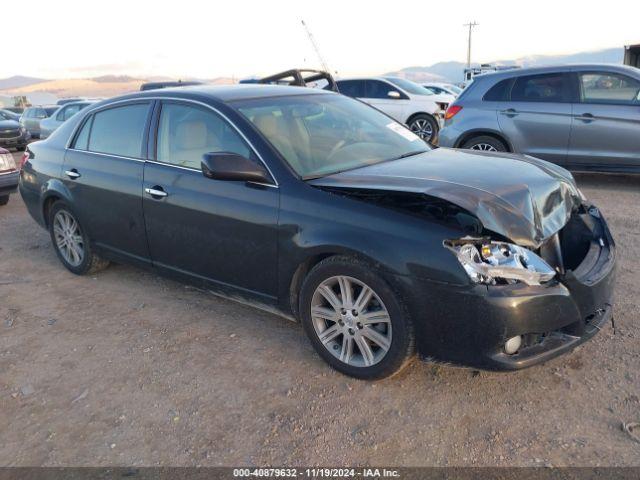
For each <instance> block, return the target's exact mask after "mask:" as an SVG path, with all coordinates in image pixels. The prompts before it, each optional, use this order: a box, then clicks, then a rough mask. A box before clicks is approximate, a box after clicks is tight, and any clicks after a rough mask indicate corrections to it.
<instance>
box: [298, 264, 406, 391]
mask: <svg viewBox="0 0 640 480" xmlns="http://www.w3.org/2000/svg"><path fill="white" fill-rule="evenodd" d="M345 287H347V288H348V291H349V292H350V295H351V299H349V298H348V296H349V295H348V294H347V295H342V294H341V293H340V292H342V291H346V290H343V288H345ZM366 288H368V289H369V290H371V291H372V293H371V295H368V292H369V290H365V289H366ZM330 292H333V296H332V295H331V293H330ZM363 293H367V295H362V294H363ZM345 296H346V297H347V298H345V300H346V301H345V302H344V303H345V304H346V305H345V304H343V303H342V298H343V297H345ZM363 297H365V298H367V300H366V301H363ZM329 298H332V301H333V303H334V305H335V306H334V307H333V308H332V307H331V305H332V303H331V302H330V301H329ZM358 300H360V302H358ZM358 303H360V304H361V306H362V308H360V307H359V305H358ZM344 306H346V307H353V308H350V309H349V310H347V309H345V308H340V307H344ZM336 307H338V308H336ZM312 310H313V314H312ZM299 311H300V317H301V321H302V325H303V327H304V330H305V333H306V334H307V336H308V337H309V340H310V341H311V344H312V345H313V347H314V348H315V349H316V351H317V352H318V354H319V355H320V356H321V357H322V358H323V359H324V360H325V361H326V362H327V363H328V364H329V365H330V366H331V367H333V368H334V369H336V370H337V371H339V372H341V373H344V374H345V375H349V376H352V377H355V378H360V379H366V380H375V379H380V378H385V377H390V376H392V375H395V374H397V373H399V372H400V371H401V370H402V369H403V368H404V367H406V366H407V364H408V363H409V362H410V360H411V359H412V358H413V354H414V344H415V340H414V338H415V334H414V328H413V324H412V322H411V319H410V317H409V314H408V311H407V308H406V307H405V305H404V303H403V301H402V299H400V298H399V297H398V295H397V294H396V293H395V292H394V291H393V290H392V289H391V287H390V286H389V285H388V284H387V282H386V281H385V280H384V279H382V278H381V277H380V276H379V275H377V274H376V273H374V272H373V270H372V268H371V267H369V265H367V264H366V263H364V262H361V261H358V260H356V259H353V258H350V257H344V256H335V257H329V258H327V259H325V260H323V261H321V262H320V263H318V264H317V265H316V266H315V267H314V268H313V269H312V270H311V271H310V272H309V274H308V275H307V277H306V278H305V280H304V282H303V284H302V289H301V292H300V305H299ZM329 318H331V319H329ZM380 320H381V321H380ZM336 332H338V333H336ZM321 337H322V339H321ZM323 340H324V343H323ZM325 345H326V346H325ZM361 345H362V347H361ZM349 354H350V355H349Z"/></svg>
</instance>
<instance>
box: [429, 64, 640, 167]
mask: <svg viewBox="0 0 640 480" xmlns="http://www.w3.org/2000/svg"><path fill="white" fill-rule="evenodd" d="M439 144H440V146H443V147H461V148H469V149H472V150H485V151H500V152H504V151H507V152H517V153H524V154H528V155H532V156H535V157H537V158H542V159H544V160H548V161H551V162H554V163H557V164H558V165H562V166H564V167H567V168H569V169H572V170H597V171H612V172H636V173H640V70H638V69H637V68H632V67H625V66H623V65H569V66H559V67H541V68H528V69H516V70H508V71H502V72H500V73H490V74H485V75H480V76H477V77H475V79H474V81H473V83H472V84H471V85H470V86H469V87H467V88H466V89H465V90H464V91H463V92H462V94H461V95H460V96H459V97H458V98H457V99H456V101H455V102H454V103H453V104H452V105H451V106H450V107H449V109H448V110H447V113H446V115H445V126H444V128H443V129H442V131H441V132H440V138H439Z"/></svg>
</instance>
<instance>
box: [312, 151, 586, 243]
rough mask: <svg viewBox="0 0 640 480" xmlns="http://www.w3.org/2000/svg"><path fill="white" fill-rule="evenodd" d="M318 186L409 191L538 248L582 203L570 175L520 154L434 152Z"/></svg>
mask: <svg viewBox="0 0 640 480" xmlns="http://www.w3.org/2000/svg"><path fill="white" fill-rule="evenodd" d="M309 183H310V184H311V185H315V186H318V187H330V188H334V189H335V188H344V189H358V190H383V191H384V190H388V191H394V192H413V193H420V194H424V195H429V196H431V197H436V198H440V199H442V200H446V201H448V202H451V203H453V204H455V205H457V206H459V207H460V208H463V209H465V210H467V211H468V212H470V213H472V214H473V215H475V216H476V217H477V218H478V220H480V221H481V222H482V224H483V226H484V227H485V228H486V229H488V230H491V231H493V232H496V233H498V234H501V235H503V236H505V237H507V238H509V239H510V240H511V241H513V242H515V243H517V244H518V245H522V246H526V247H530V248H538V247H539V246H540V245H541V244H542V243H544V241H545V240H547V239H548V238H549V237H551V236H553V235H554V234H555V233H556V232H558V231H559V230H560V229H561V228H562V227H563V226H564V225H565V224H566V223H567V222H568V220H569V217H570V216H571V212H572V210H573V209H574V208H575V207H576V206H578V205H579V204H580V203H581V198H580V193H579V192H578V189H577V187H576V184H575V181H574V179H573V177H572V176H571V174H570V173H569V172H567V171H566V170H565V169H563V168H561V167H558V166H556V165H554V164H551V163H548V162H545V161H542V160H538V159H535V158H533V157H529V156H524V155H515V154H509V153H496V152H491V153H488V152H487V153H485V152H475V151H469V150H452V149H447V148H438V149H435V150H431V151H429V152H426V153H423V154H420V155H415V156H411V157H407V158H404V159H400V160H394V161H389V162H383V163H379V164H377V165H371V166H367V167H362V168H358V169H355V170H350V171H347V172H342V173H336V174H333V175H329V176H326V177H322V178H318V179H314V180H310V181H309Z"/></svg>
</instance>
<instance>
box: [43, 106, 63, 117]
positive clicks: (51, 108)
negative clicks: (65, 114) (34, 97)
mask: <svg viewBox="0 0 640 480" xmlns="http://www.w3.org/2000/svg"><path fill="white" fill-rule="evenodd" d="M58 108H60V107H47V108H45V109H44V111H45V112H47V117H50V116H51V115H53V114H54V113H55V112H56V110H58Z"/></svg>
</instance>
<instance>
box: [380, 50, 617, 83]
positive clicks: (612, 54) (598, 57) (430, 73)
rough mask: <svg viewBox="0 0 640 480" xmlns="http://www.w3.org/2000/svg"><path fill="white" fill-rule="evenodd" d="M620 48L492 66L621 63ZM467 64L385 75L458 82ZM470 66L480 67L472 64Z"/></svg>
mask: <svg viewBox="0 0 640 480" xmlns="http://www.w3.org/2000/svg"><path fill="white" fill-rule="evenodd" d="M623 57H624V51H623V49H622V48H607V49H605V50H597V51H593V52H580V53H574V54H569V55H532V56H528V57H521V58H518V59H515V60H496V61H492V62H486V63H491V64H492V65H519V66H521V67H538V66H542V65H559V64H567V63H618V64H620V63H622V61H623ZM466 66H467V64H466V63H463V62H438V63H434V64H433V65H431V66H428V67H408V68H403V69H402V70H397V71H395V72H388V73H387V74H386V75H394V76H399V77H404V78H407V79H409V80H413V81H415V82H429V81H434V82H436V81H438V82H460V81H462V79H463V77H462V76H463V72H464V69H465V68H466ZM472 66H476V67H477V66H480V64H479V63H472Z"/></svg>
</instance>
